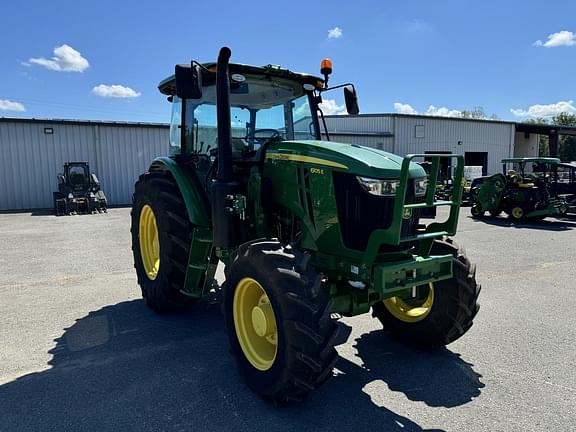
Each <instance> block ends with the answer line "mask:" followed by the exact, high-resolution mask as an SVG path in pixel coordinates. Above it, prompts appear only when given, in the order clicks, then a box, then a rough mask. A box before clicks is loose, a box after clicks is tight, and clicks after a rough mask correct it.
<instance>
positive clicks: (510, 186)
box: [470, 158, 567, 221]
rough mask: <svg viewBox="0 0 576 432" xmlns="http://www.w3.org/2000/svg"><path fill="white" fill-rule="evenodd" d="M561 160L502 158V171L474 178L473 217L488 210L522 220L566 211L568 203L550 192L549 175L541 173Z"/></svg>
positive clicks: (471, 210)
mask: <svg viewBox="0 0 576 432" xmlns="http://www.w3.org/2000/svg"><path fill="white" fill-rule="evenodd" d="M559 163H560V159H556V158H510V159H503V160H502V172H503V173H502V174H494V175H492V176H486V177H479V178H477V179H475V180H474V182H473V184H472V191H471V200H472V208H471V209H470V212H471V213H472V216H473V217H475V218H479V217H483V216H484V213H485V212H489V213H490V214H491V215H492V216H498V215H500V214H501V213H502V212H505V213H506V214H508V215H509V216H510V217H511V218H512V219H514V220H517V221H520V220H525V219H532V220H540V219H544V218H545V217H547V216H554V215H558V214H562V213H566V210H567V204H566V202H565V201H564V200H563V199H559V198H556V197H554V196H552V195H551V194H550V177H549V176H548V175H541V173H542V167H546V166H548V167H550V166H556V165H558V164H559Z"/></svg>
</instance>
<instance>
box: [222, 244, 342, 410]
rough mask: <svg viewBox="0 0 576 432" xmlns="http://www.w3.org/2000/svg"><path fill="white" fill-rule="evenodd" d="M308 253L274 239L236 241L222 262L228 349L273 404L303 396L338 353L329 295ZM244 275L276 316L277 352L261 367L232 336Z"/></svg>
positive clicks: (247, 377)
mask: <svg viewBox="0 0 576 432" xmlns="http://www.w3.org/2000/svg"><path fill="white" fill-rule="evenodd" d="M309 258H310V256H309V255H308V254H306V253H302V252H300V251H298V250H296V249H295V248H293V247H290V246H283V245H281V244H280V243H279V242H278V241H268V240H260V241H255V242H252V243H250V244H246V245H243V246H241V247H240V248H239V249H238V252H237V254H236V256H235V258H234V260H233V262H232V263H231V264H230V265H229V266H228V267H227V268H226V283H225V285H224V304H223V310H224V317H225V322H226V330H227V333H228V338H229V340H230V346H231V350H232V353H233V354H234V356H235V358H236V361H237V364H238V368H239V370H240V373H241V375H242V376H243V377H244V379H245V380H246V382H247V384H248V386H249V387H250V388H251V389H252V390H253V391H254V392H255V393H257V394H258V395H260V396H261V397H263V398H264V399H266V400H270V401H272V402H274V403H277V404H284V403H292V402H300V401H302V400H304V399H305V398H306V397H307V396H308V394H309V393H310V392H311V391H312V390H314V389H316V388H318V387H319V386H320V385H322V384H323V383H324V382H325V381H326V380H327V379H328V378H330V377H331V376H332V369H333V367H334V364H335V363H336V360H337V358H338V354H337V352H336V350H335V349H334V346H335V343H336V340H337V333H338V332H337V329H338V327H337V326H336V324H335V323H334V321H333V320H332V319H331V317H330V310H331V306H332V301H331V299H330V298H329V297H328V296H327V295H326V293H324V291H323V290H322V276H321V275H320V274H318V273H316V271H315V270H314V269H313V268H312V267H311V266H310V265H308V262H309ZM244 278H252V279H254V280H255V281H257V282H258V283H259V284H260V285H261V286H262V288H263V289H264V290H265V291H266V294H267V296H268V298H269V299H270V304H271V305H272V307H273V310H274V314H275V317H276V328H277V354H276V356H275V359H274V360H273V363H272V365H271V366H270V367H269V368H268V369H267V370H259V369H257V368H256V367H254V366H253V365H252V364H251V363H250V361H249V360H248V359H247V358H246V355H245V354H244V352H243V350H242V347H241V345H240V342H239V340H238V336H237V332H236V328H235V322H234V310H233V308H234V306H233V303H234V296H235V293H236V289H237V287H238V284H239V282H240V281H241V280H243V279H244Z"/></svg>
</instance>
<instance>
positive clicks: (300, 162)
mask: <svg viewBox="0 0 576 432" xmlns="http://www.w3.org/2000/svg"><path fill="white" fill-rule="evenodd" d="M230 56H231V52H230V49H228V48H226V47H224V48H222V49H221V50H220V53H219V55H218V61H217V62H216V63H203V64H200V63H197V62H195V61H192V62H191V63H190V64H186V65H177V66H176V67H175V74H174V75H173V76H170V77H169V78H167V79H165V80H164V81H162V82H161V83H160V85H159V90H160V92H161V93H163V94H164V95H166V96H167V97H168V100H169V101H171V103H172V109H173V114H172V124H171V138H170V139H171V146H172V149H173V155H172V156H171V157H160V158H158V159H156V160H154V161H153V162H152V164H151V165H150V168H149V169H148V171H147V172H146V173H144V174H142V175H141V176H140V179H139V180H138V182H137V183H136V186H135V192H134V202H133V208H132V248H133V253H134V262H135V268H136V272H137V276H138V283H139V284H140V287H141V289H142V294H143V297H144V299H145V301H146V303H147V304H148V305H149V307H151V308H152V309H154V310H156V311H158V312H167V311H170V310H173V309H175V308H181V307H183V306H187V305H190V304H192V303H194V302H196V301H197V300H198V299H200V298H202V296H203V295H206V294H207V293H208V292H209V291H210V290H211V289H212V287H213V285H212V284H213V277H214V274H215V269H216V266H217V264H218V262H219V261H221V262H223V263H224V265H225V276H226V281H225V283H224V285H223V287H222V291H223V292H222V297H223V312H224V319H225V323H226V328H227V333H228V337H229V340H230V345H231V351H232V353H233V355H234V356H235V358H236V361H237V363H238V367H239V371H240V374H241V375H242V376H243V377H244V378H245V380H246V381H247V383H248V385H249V386H250V387H251V388H252V389H253V390H254V391H255V392H256V393H257V394H259V395H261V396H262V397H264V398H266V399H268V400H271V401H274V402H275V403H286V402H294V401H301V400H303V399H304V398H305V397H306V396H307V395H308V394H309V393H310V392H311V391H312V390H314V389H316V388H318V387H319V386H320V385H321V384H322V383H324V382H325V381H326V380H327V379H328V378H329V377H330V376H331V375H332V369H333V366H334V364H335V362H336V359H337V353H336V350H335V348H334V346H335V344H336V343H337V342H339V338H338V331H337V329H338V328H339V326H337V325H336V323H335V321H334V320H333V319H335V318H337V316H338V315H340V316H352V315H358V314H363V313H366V312H369V311H370V309H372V314H373V316H374V317H375V318H377V319H378V320H380V321H381V322H382V323H383V325H384V328H385V329H386V331H387V332H388V333H389V334H390V335H392V336H393V337H396V338H398V339H400V340H402V341H404V342H406V343H409V344H415V345H420V346H428V347H429V346H443V345H446V344H448V343H450V342H452V341H454V340H456V339H458V338H459V337H460V336H462V335H463V334H464V333H465V332H466V331H467V330H468V329H469V328H470V326H471V325H472V320H473V319H474V316H475V315H476V313H477V311H478V304H477V298H478V293H479V291H480V288H479V286H478V285H477V283H476V279H475V267H474V266H473V265H472V264H471V263H470V261H469V260H468V259H467V258H466V256H465V255H464V252H463V251H462V249H460V248H459V247H458V246H457V245H456V244H455V243H454V242H453V241H452V240H451V239H449V238H448V237H447V236H449V235H453V234H454V233H455V232H456V225H457V220H458V213H459V206H460V198H461V195H462V188H461V186H460V185H461V184H462V181H461V180H462V172H463V165H464V164H463V160H462V158H461V157H458V156H451V155H449V156H446V155H426V157H427V158H429V160H431V162H432V165H431V167H430V173H431V174H430V179H428V178H427V176H426V174H425V172H424V169H423V168H422V167H421V166H419V165H418V164H416V163H414V162H413V160H414V159H416V158H417V156H415V155H410V156H406V157H404V158H401V157H398V156H395V155H393V154H390V153H386V152H383V151H379V150H374V149H370V148H365V147H361V146H359V145H354V144H341V143H335V142H330V141H322V140H321V128H320V124H321V123H324V121H323V115H322V113H321V111H320V105H319V104H320V103H321V102H322V96H323V95H324V93H325V92H327V91H329V90H334V89H337V88H341V89H342V88H343V89H344V98H345V101H346V106H347V109H348V112H349V113H351V114H357V113H358V104H357V98H356V91H355V89H354V86H353V85H351V84H345V85H341V86H334V87H329V84H328V78H329V75H330V73H331V72H332V64H331V62H330V61H329V60H324V61H323V62H322V67H321V74H322V75H323V78H320V77H316V76H312V75H306V74H302V73H295V72H292V71H290V70H288V69H284V68H281V67H279V66H272V65H268V66H264V67H255V66H248V65H244V64H231V63H229V59H230ZM444 157H453V158H456V160H457V169H456V173H455V178H456V181H455V187H454V193H453V199H452V200H451V201H436V200H435V198H434V194H435V185H436V179H437V176H438V168H439V166H440V161H441V159H442V158H444ZM422 159H423V155H422ZM441 205H443V206H447V207H448V210H449V212H446V213H445V214H446V215H447V216H446V220H445V221H444V222H435V223H430V224H429V225H428V226H425V225H422V224H421V223H420V217H419V216H420V212H421V211H422V210H423V209H426V208H431V207H436V206H441Z"/></svg>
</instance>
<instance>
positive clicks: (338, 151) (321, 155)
mask: <svg viewBox="0 0 576 432" xmlns="http://www.w3.org/2000/svg"><path fill="white" fill-rule="evenodd" d="M266 158H267V159H271V160H274V159H275V160H291V161H294V162H301V163H308V164H311V165H316V166H323V167H326V168H330V169H333V170H338V171H345V172H349V173H352V174H357V175H362V176H365V177H373V178H389V179H394V178H399V177H400V169H401V167H402V160H403V158H402V157H400V156H397V155H395V154H392V153H388V152H385V151H382V150H377V149H373V148H368V147H362V146H359V145H356V144H346V143H337V142H333V141H282V142H278V143H273V144H271V145H270V146H269V147H268V150H267V151H266ZM425 176H426V172H425V171H424V168H422V167H421V166H420V165H418V164H417V163H411V164H410V175H409V177H411V178H418V177H425Z"/></svg>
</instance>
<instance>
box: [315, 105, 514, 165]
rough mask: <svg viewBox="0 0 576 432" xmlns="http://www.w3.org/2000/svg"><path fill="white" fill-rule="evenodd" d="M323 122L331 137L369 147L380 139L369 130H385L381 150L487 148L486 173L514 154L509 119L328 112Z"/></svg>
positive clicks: (482, 150) (466, 150)
mask: <svg viewBox="0 0 576 432" xmlns="http://www.w3.org/2000/svg"><path fill="white" fill-rule="evenodd" d="M326 123H327V126H328V131H329V132H330V136H331V138H332V139H333V140H334V141H337V140H343V142H349V143H357V144H360V145H367V146H370V147H375V145H374V144H373V143H375V142H379V141H378V139H376V138H375V137H373V136H370V135H371V134H383V135H385V134H386V133H388V134H390V135H391V137H389V138H388V137H387V138H384V143H385V144H384V150H386V151H390V152H392V153H396V154H398V155H406V154H409V153H424V152H427V151H442V152H447V151H449V152H452V153H455V154H461V155H464V154H465V153H466V152H486V153H488V167H487V168H488V172H489V173H496V172H499V171H500V160H502V159H504V158H506V157H510V156H512V155H513V154H514V138H515V124H514V123H510V122H494V121H479V120H464V119H451V118H439V117H428V116H409V115H396V114H381V115H376V114H368V115H359V116H330V117H327V118H326ZM417 129H418V130H417ZM339 132H340V134H339ZM342 132H347V134H342ZM353 134H358V135H355V136H354V135H353Z"/></svg>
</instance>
